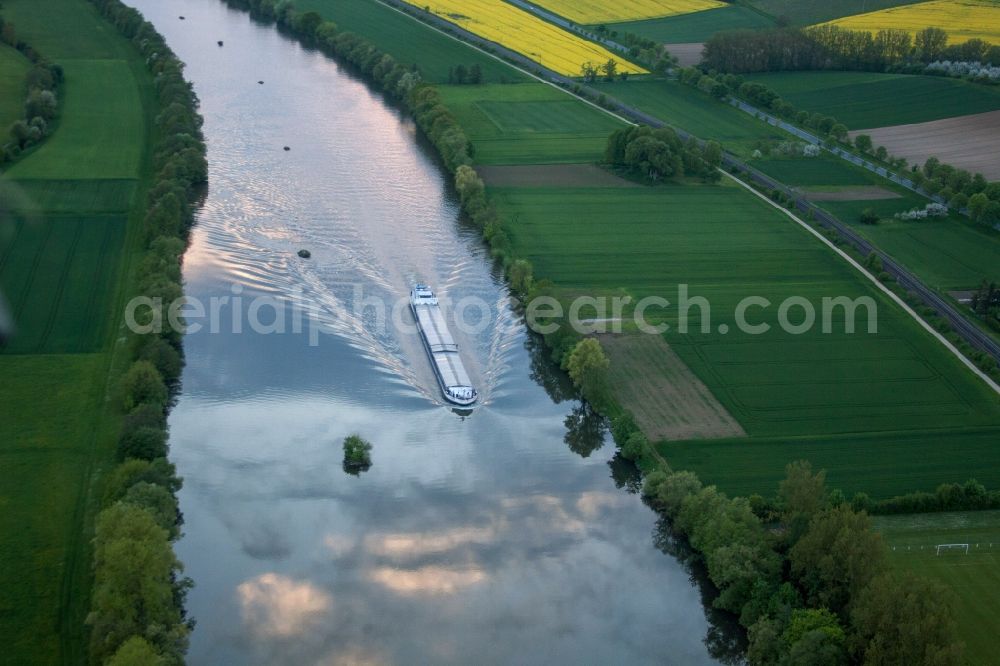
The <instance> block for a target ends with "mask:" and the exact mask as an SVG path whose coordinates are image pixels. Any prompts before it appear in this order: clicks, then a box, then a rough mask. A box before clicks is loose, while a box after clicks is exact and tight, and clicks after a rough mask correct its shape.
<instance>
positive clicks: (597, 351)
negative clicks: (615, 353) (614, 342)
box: [565, 338, 611, 399]
mask: <svg viewBox="0 0 1000 666" xmlns="http://www.w3.org/2000/svg"><path fill="white" fill-rule="evenodd" d="M565 366H566V367H565V369H566V371H567V372H568V373H569V376H570V379H572V380H573V383H574V384H576V385H577V387H578V388H580V390H581V391H583V394H584V396H586V397H587V398H588V399H592V398H593V397H595V396H598V395H602V394H603V391H604V389H605V385H606V383H607V372H608V368H609V367H610V366H611V362H610V361H608V357H607V356H605V355H604V349H603V348H602V347H601V343H600V342H599V341H598V340H597V338H584V339H583V340H580V341H579V342H578V343H577V344H576V346H575V347H573V351H571V352H570V353H569V356H567V357H566V364H565Z"/></svg>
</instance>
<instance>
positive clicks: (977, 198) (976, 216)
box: [969, 192, 990, 222]
mask: <svg viewBox="0 0 1000 666" xmlns="http://www.w3.org/2000/svg"><path fill="white" fill-rule="evenodd" d="M989 204H990V200H989V197H987V196H986V195H985V194H984V193H983V192H977V193H976V194H973V195H972V196H971V197H969V216H970V217H971V218H972V219H973V220H975V221H976V222H981V221H982V219H983V217H984V214H985V213H986V208H987V206H989Z"/></svg>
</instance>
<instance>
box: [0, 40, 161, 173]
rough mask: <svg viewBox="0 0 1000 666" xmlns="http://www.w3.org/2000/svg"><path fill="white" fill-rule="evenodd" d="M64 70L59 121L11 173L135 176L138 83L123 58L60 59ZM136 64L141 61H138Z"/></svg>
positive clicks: (139, 137) (140, 123)
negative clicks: (51, 133)
mask: <svg viewBox="0 0 1000 666" xmlns="http://www.w3.org/2000/svg"><path fill="white" fill-rule="evenodd" d="M60 64H61V65H62V66H63V70H64V71H65V75H66V84H65V85H64V86H63V91H64V92H63V104H62V108H61V110H60V112H61V117H60V127H59V129H58V131H56V132H55V134H53V135H52V136H51V137H50V138H49V139H47V140H46V141H45V142H44V143H43V144H42V145H41V146H40V147H39V148H38V149H37V150H35V151H34V152H33V153H32V155H31V158H30V159H25V160H22V161H20V162H18V163H16V164H15V165H14V166H13V167H12V168H11V169H10V170H9V171H8V172H7V176H8V177H10V178H13V179H15V180H16V179H20V178H28V179H38V178H44V179H49V178H51V179H91V178H94V179H99V178H112V179H121V178H135V177H136V176H137V175H138V172H139V161H140V160H141V159H142V151H143V140H144V138H145V136H146V127H145V119H144V118H143V116H142V114H137V113H135V109H137V108H140V107H141V105H142V103H141V101H140V91H139V84H138V82H137V80H136V77H135V73H134V72H133V71H132V67H133V64H132V63H130V62H128V61H126V60H75V59H74V60H62V61H60ZM139 66H140V67H141V65H139Z"/></svg>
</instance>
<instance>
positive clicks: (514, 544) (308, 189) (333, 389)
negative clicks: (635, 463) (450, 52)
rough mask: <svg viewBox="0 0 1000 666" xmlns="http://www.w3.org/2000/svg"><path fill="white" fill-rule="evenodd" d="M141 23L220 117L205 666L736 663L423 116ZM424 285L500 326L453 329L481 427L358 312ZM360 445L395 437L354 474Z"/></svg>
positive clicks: (193, 380)
mask: <svg viewBox="0 0 1000 666" xmlns="http://www.w3.org/2000/svg"><path fill="white" fill-rule="evenodd" d="M131 4H132V5H134V6H136V7H137V8H138V9H140V10H141V11H142V12H143V13H144V14H145V15H146V17H147V18H148V19H149V20H151V21H152V22H153V23H154V24H155V25H156V26H157V28H158V29H159V31H160V32H161V33H162V34H164V36H165V37H166V38H167V40H168V41H169V43H170V44H171V46H172V47H173V49H174V50H175V51H176V52H177V54H178V55H179V56H180V57H181V58H182V59H183V60H184V61H185V62H186V63H187V76H188V78H189V79H190V80H191V81H193V82H194V84H195V87H196V90H197V92H198V95H199V96H200V98H201V102H202V113H203V115H204V117H205V134H206V138H207V143H208V156H209V163H210V187H209V192H208V195H207V198H206V200H205V203H204V206H203V207H202V209H201V210H200V213H199V215H198V223H197V227H196V228H195V230H194V232H193V237H192V243H191V247H190V249H189V250H188V252H187V254H186V256H185V268H184V275H185V280H186V292H187V294H188V296H190V297H193V298H196V299H199V300H200V301H202V302H203V303H206V304H207V303H210V302H211V300H212V299H213V298H216V299H221V298H224V297H229V299H230V300H229V301H228V303H223V302H222V301H221V300H220V301H218V303H220V305H219V306H218V307H219V308H220V309H219V312H220V313H221V315H222V318H223V319H224V320H225V321H224V322H223V323H222V324H220V325H219V326H218V329H219V330H218V331H217V332H213V331H212V330H211V327H208V326H206V327H205V328H203V329H202V330H201V331H199V332H190V333H189V334H188V335H187V336H186V340H185V350H186V355H187V366H186V368H185V371H184V375H183V390H182V393H181V395H180V398H179V401H178V404H177V406H176V408H175V409H174V411H173V413H172V415H171V419H170V431H171V438H170V441H171V446H172V450H171V457H172V459H173V461H174V462H175V463H176V464H177V467H178V469H179V472H180V474H181V475H182V476H183V477H184V488H183V490H182V491H181V494H180V502H181V508H182V510H183V512H184V516H185V524H184V526H183V529H184V536H183V538H182V539H181V540H180V541H179V542H178V544H177V551H178V554H179V556H180V558H181V559H182V560H183V562H184V563H185V572H186V574H187V575H188V576H190V577H191V578H192V579H193V580H194V582H195V587H194V589H193V590H192V591H191V592H190V595H189V598H188V604H187V606H188V609H189V612H190V613H191V614H192V615H193V617H194V618H195V619H196V620H197V626H196V628H195V630H194V632H193V634H192V640H191V648H190V653H189V659H190V662H191V663H192V664H213V665H214V664H279V663H281V664H341V663H344V664H352V663H399V664H404V663H473V662H475V663H518V664H529V663H634V664H640V663H674V664H703V663H715V662H716V657H718V656H719V655H720V651H721V652H725V648H724V647H721V648H720V645H722V646H724V645H725V644H726V643H727V642H728V640H729V639H727V638H725V637H721V638H720V636H723V635H724V634H725V632H724V631H723V630H722V629H720V627H719V626H718V625H717V624H715V623H712V622H710V621H709V616H710V615H711V614H710V613H708V612H707V611H706V609H705V606H704V605H703V599H702V591H701V589H700V587H699V585H698V583H697V581H696V579H695V578H694V577H693V576H692V574H691V573H690V572H689V570H688V569H686V568H685V567H684V566H683V565H682V564H681V563H680V562H679V561H678V560H676V559H675V558H674V557H672V556H670V555H667V554H664V552H663V551H662V550H661V549H659V548H658V547H657V543H658V542H660V541H662V539H661V538H658V536H657V516H656V515H655V514H654V513H653V512H652V511H651V510H650V509H648V508H647V507H646V506H645V505H644V504H643V503H642V502H641V500H640V498H639V496H638V495H637V494H635V481H636V479H635V475H634V470H632V469H630V467H629V466H628V465H626V464H622V463H621V461H619V460H616V459H615V458H614V446H613V443H612V442H611V441H610V437H609V436H608V435H607V433H606V432H605V431H604V429H603V428H602V427H601V425H600V423H599V422H598V421H597V420H596V419H594V418H593V417H592V416H591V415H589V414H588V413H587V412H586V410H584V409H583V408H582V406H581V405H580V404H579V403H578V402H577V401H576V400H575V399H573V398H572V395H571V393H570V392H569V391H568V387H567V386H566V384H565V380H564V379H563V378H562V377H561V376H560V375H559V374H558V373H555V372H553V371H552V369H551V368H550V367H549V366H548V364H547V363H546V362H545V360H544V352H543V351H542V350H539V349H538V348H537V344H536V343H533V341H532V339H531V338H529V337H528V336H527V334H526V331H525V329H524V326H523V323H522V321H521V319H520V318H519V316H518V315H517V314H516V313H515V312H514V311H512V309H511V308H510V305H509V296H508V293H507V291H506V288H505V286H504V284H503V281H502V279H501V275H500V274H499V273H498V271H497V270H496V269H495V267H494V266H493V265H492V263H491V262H490V260H489V255H488V252H487V251H486V249H485V247H484V246H483V244H482V242H481V241H480V239H479V236H478V233H477V232H476V231H475V230H473V229H470V228H467V227H465V226H463V223H462V222H461V221H460V219H459V207H458V203H457V201H456V198H455V196H454V194H453V192H452V191H451V189H450V187H449V185H448V178H447V174H446V173H445V172H444V171H443V170H442V168H441V167H440V166H439V164H438V163H437V162H436V160H435V158H434V156H433V154H432V152H431V151H430V150H429V149H428V147H427V146H426V145H425V144H424V143H423V142H422V141H421V140H420V137H418V135H417V132H416V130H415V128H414V125H413V123H412V122H410V120H409V119H408V118H406V117H405V116H404V115H403V114H401V113H400V112H399V111H398V110H397V109H394V108H393V107H392V106H391V105H388V104H387V103H386V102H385V100H383V99H382V98H381V97H380V96H379V95H378V94H377V93H375V92H373V91H372V90H371V89H370V88H369V87H367V86H366V84H365V83H364V82H362V81H360V80H359V79H357V78H356V77H354V76H353V75H352V74H351V73H350V72H347V71H345V70H344V69H343V68H341V67H339V66H338V65H337V64H336V63H335V62H333V61H331V60H329V59H327V58H325V57H323V56H322V55H321V54H318V53H316V52H312V51H310V50H308V49H304V48H303V47H301V46H300V45H299V44H297V43H296V42H294V41H291V40H289V39H287V38H286V37H284V36H282V35H281V34H279V33H278V32H277V31H276V30H275V29H274V28H273V27H268V26H262V25H258V24H256V23H254V22H253V21H251V20H250V18H249V17H248V16H247V15H246V14H245V13H242V12H238V11H235V10H231V9H228V8H226V7H225V6H224V5H223V4H222V3H220V2H216V1H215V0H131ZM180 16H184V19H183V20H181V19H180V18H179V17H180ZM219 40H222V41H223V43H224V45H223V46H219V45H218V44H217V42H218V41H219ZM260 82H262V83H260ZM286 146H287V147H288V148H289V150H285V149H284V148H285V147H286ZM303 248H304V249H308V250H309V251H310V252H311V253H312V258H311V259H308V260H305V259H300V258H299V257H298V256H297V255H296V252H297V251H298V250H299V249H303ZM414 280H422V281H427V282H428V283H429V284H430V285H431V286H432V287H434V288H435V289H437V290H438V291H439V292H440V293H441V294H442V296H445V297H448V298H450V299H452V300H459V299H465V298H475V299H477V302H479V303H485V304H486V305H487V307H488V309H489V313H488V320H486V322H485V323H487V324H488V326H480V327H478V328H479V329H482V330H479V331H478V332H477V331H475V330H474V331H471V332H468V333H465V334H462V335H460V336H459V338H460V342H461V344H462V346H463V348H464V350H465V355H466V361H467V364H468V365H469V367H470V371H471V372H472V374H473V376H474V379H475V381H476V382H477V384H478V386H479V388H480V390H481V393H482V396H483V399H482V405H481V406H480V407H478V408H477V409H476V410H475V411H474V413H473V414H472V415H471V416H465V415H460V414H456V413H455V412H453V411H452V410H450V409H448V408H447V407H446V406H444V404H443V403H442V401H441V399H440V394H439V391H438V389H437V386H436V384H435V383H434V380H433V376H432V375H431V371H430V368H429V364H428V362H427V359H426V357H425V355H424V352H423V350H422V349H421V347H420V345H419V344H418V343H417V339H416V337H415V336H414V335H413V334H412V332H397V328H398V327H395V326H392V325H389V326H385V327H383V326H380V323H379V317H378V316H377V314H376V310H375V308H374V307H369V308H367V309H364V310H361V312H360V314H357V311H358V308H357V307H356V305H357V302H358V298H359V296H360V297H363V298H368V299H378V300H380V301H387V302H392V301H395V300H396V299H399V298H402V297H405V295H406V293H407V291H408V289H409V286H410V284H411V283H412V282H413V281H414ZM261 298H266V299H269V300H266V301H260V300H257V302H258V303H270V304H271V305H270V306H266V307H262V308H261V309H260V310H259V311H258V312H257V315H258V317H257V319H259V320H260V321H261V322H263V323H268V322H271V321H272V320H274V319H275V317H276V316H278V315H277V314H276V313H278V312H280V313H281V315H282V316H285V315H287V316H288V320H290V319H291V318H292V315H293V313H294V311H306V312H308V313H310V315H311V316H310V318H309V321H315V322H320V324H321V325H322V333H320V334H318V335H317V336H315V337H316V340H311V339H310V337H311V336H310V334H309V330H310V329H311V328H312V327H311V325H308V322H307V326H306V327H305V329H306V330H303V332H301V333H295V332H288V333H284V334H279V333H268V332H267V331H266V330H258V331H256V332H255V331H253V330H250V328H251V327H250V326H249V323H250V322H251V321H252V320H251V316H252V313H250V312H249V305H250V304H251V303H253V302H254V300H255V299H261ZM236 302H240V303H241V305H240V306H239V307H237V306H236V305H235V303H236ZM372 302H374V301H372ZM275 304H278V305H275ZM234 310H235V311H243V315H241V316H240V317H238V319H239V322H238V323H239V327H237V326H234V325H233V322H232V312H233V311H234ZM474 315H475V311H472V316H471V319H472V320H473V323H475V316H474ZM192 323H196V322H194V321H192ZM236 328H242V332H237V331H236V330H235V329H236ZM257 328H258V329H259V328H260V327H257ZM315 341H318V344H312V343H313V342H315ZM355 432H356V433H359V434H361V435H362V436H364V437H365V438H367V439H369V440H370V441H371V442H372V443H373V444H374V451H373V460H374V465H373V467H372V468H371V469H370V470H368V471H367V472H364V473H362V474H360V475H357V476H355V475H351V474H347V473H345V471H344V470H343V469H342V466H341V462H342V450H341V442H342V440H343V438H344V437H345V436H347V435H348V434H351V433H355ZM659 536H660V537H662V536H663V535H662V534H660V535H659ZM713 654H714V655H716V656H712V655H713Z"/></svg>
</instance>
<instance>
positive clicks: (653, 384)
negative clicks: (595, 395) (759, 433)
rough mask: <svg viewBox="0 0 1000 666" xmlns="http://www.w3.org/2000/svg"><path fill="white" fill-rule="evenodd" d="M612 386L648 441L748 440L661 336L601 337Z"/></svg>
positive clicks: (730, 416) (729, 415) (734, 420)
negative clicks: (608, 364)
mask: <svg viewBox="0 0 1000 666" xmlns="http://www.w3.org/2000/svg"><path fill="white" fill-rule="evenodd" d="M599 338H600V341H601V345H602V346H603V347H604V351H605V352H606V353H607V355H608V358H609V359H610V360H611V373H610V375H611V384H612V386H614V389H615V393H616V394H617V395H618V397H619V399H620V400H621V404H622V405H623V406H624V407H625V408H626V409H628V410H629V411H630V412H631V413H632V415H633V416H634V417H635V420H636V423H638V425H639V427H640V428H641V429H642V432H643V433H645V435H646V436H647V437H648V438H649V439H650V441H653V442H658V441H663V440H681V439H719V438H723V437H743V436H745V435H746V433H745V432H743V428H741V427H740V424H739V423H737V422H736V419H734V418H733V417H732V415H731V414H730V413H729V412H728V411H726V408H725V407H723V406H722V404H721V403H719V401H718V400H716V398H715V396H714V395H712V392H711V391H709V390H708V387H707V386H705V385H704V384H703V383H702V382H701V380H699V379H698V378H697V377H696V376H695V375H694V373H693V372H691V370H690V369H689V368H688V367H687V366H686V365H685V364H684V362H683V361H682V360H681V359H680V357H678V356H677V354H675V353H674V351H673V350H672V349H671V348H670V345H668V344H667V343H666V341H665V340H664V339H663V338H662V337H661V336H659V335H645V334H638V335H602V336H599Z"/></svg>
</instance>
